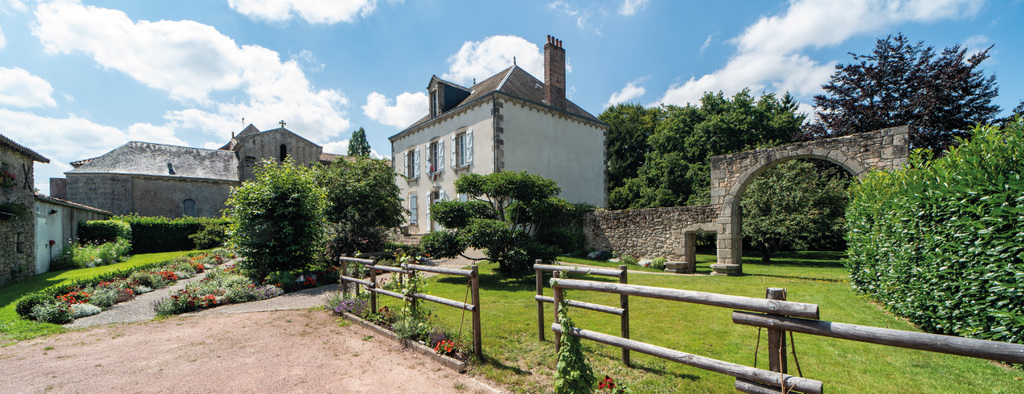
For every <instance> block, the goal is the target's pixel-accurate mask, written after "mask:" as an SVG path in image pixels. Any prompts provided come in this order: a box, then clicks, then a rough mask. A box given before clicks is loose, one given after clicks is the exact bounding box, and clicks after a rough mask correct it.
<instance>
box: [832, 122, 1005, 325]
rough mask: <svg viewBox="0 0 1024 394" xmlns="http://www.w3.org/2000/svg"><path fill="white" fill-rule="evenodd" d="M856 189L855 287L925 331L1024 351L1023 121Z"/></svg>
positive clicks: (984, 131)
mask: <svg viewBox="0 0 1024 394" xmlns="http://www.w3.org/2000/svg"><path fill="white" fill-rule="evenodd" d="M972 134H973V138H972V139H971V140H970V141H969V142H962V144H961V145H960V146H959V147H957V148H954V149H951V150H950V151H949V152H948V153H947V154H946V155H945V156H943V157H942V158H939V159H935V160H932V161H927V160H926V159H927V157H926V156H925V155H924V154H921V153H917V154H915V155H912V156H911V159H910V160H909V163H908V164H907V165H906V166H905V167H904V168H903V169H901V170H898V171H895V172H891V173H890V172H875V173H871V174H869V175H868V176H866V177H865V178H863V179H862V180H861V182H860V183H858V184H855V185H854V186H853V187H852V188H851V194H850V197H851V202H850V205H849V208H848V210H847V214H846V215H847V216H846V218H847V223H848V225H849V232H848V233H847V242H848V244H849V249H848V251H847V254H848V258H847V265H848V268H849V269H850V279H851V282H852V284H853V287H854V288H855V289H857V290H859V291H861V292H864V293H867V294H869V295H871V296H872V297H875V298H877V299H878V300H879V301H881V302H882V303H883V304H885V306H886V307H887V308H888V309H889V310H891V311H893V312H895V313H896V314H898V315H901V316H904V317H906V318H908V319H909V320H910V321H912V322H914V323H915V324H918V325H920V327H921V328H922V329H924V330H926V331H930V332H937V333H943V334H954V335H961V336H967V337H976V338H982V339H990V340H997V341H1007V342H1018V343H1024V292H1022V287H1021V285H1020V283H1021V279H1020V278H1022V277H1024V261H1022V259H1021V256H1022V255H1024V233H1021V231H1020V229H1021V228H1024V215H1022V212H1024V199H1022V198H1021V196H1022V195H1024V121H1022V120H1020V119H1018V120H1017V121H1016V122H1013V123H1012V124H1010V125H1009V126H1008V127H1007V128H1005V129H1003V130H1000V129H999V128H996V127H991V126H987V127H978V128H976V129H975V130H974V131H973V132H972Z"/></svg>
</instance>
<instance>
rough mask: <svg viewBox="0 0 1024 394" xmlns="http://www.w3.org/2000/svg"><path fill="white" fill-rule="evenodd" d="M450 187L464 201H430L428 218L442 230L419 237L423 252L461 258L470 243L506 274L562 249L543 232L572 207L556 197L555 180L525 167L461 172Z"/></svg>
mask: <svg viewBox="0 0 1024 394" xmlns="http://www.w3.org/2000/svg"><path fill="white" fill-rule="evenodd" d="M455 190H456V192H458V193H460V194H465V195H466V196H467V197H468V200H469V201H465V202H463V201H444V202H440V203H437V204H434V205H432V206H431V208H430V218H431V220H434V221H436V222H438V223H439V224H440V225H441V226H443V227H445V229H444V230H439V231H433V232H431V233H429V234H427V235H426V236H424V237H423V239H422V240H421V241H420V244H421V245H422V246H423V249H424V252H426V253H427V254H430V255H431V256H434V257H439V258H454V257H456V256H460V255H461V256H463V257H466V256H465V254H464V252H465V251H466V249H467V248H470V247H472V248H478V249H483V250H484V251H485V254H486V255H487V260H490V261H494V262H497V263H498V267H499V271H500V272H501V274H502V275H503V276H505V277H513V276H518V275H521V274H524V273H526V272H528V270H529V266H530V262H532V261H533V260H535V259H546V260H550V259H553V258H554V257H555V256H556V255H557V254H558V253H559V252H560V251H561V250H560V249H559V248H558V247H556V246H553V245H551V244H549V243H547V242H544V237H543V235H544V234H546V233H547V232H548V231H549V230H553V229H554V228H555V227H557V226H559V225H560V224H562V223H564V218H565V217H567V216H571V215H572V213H573V212H574V211H575V210H576V207H575V206H573V205H572V204H570V203H568V202H567V201H565V200H563V199H560V198H558V197H555V196H557V195H558V193H559V192H560V191H561V188H559V187H558V184H557V183H555V181H552V180H550V179H547V178H544V177H542V176H540V175H534V174H528V173H526V172H508V171H503V172H496V173H492V174H488V175H479V174H466V175H463V176H461V177H459V179H457V180H456V181H455ZM467 258H468V257H467Z"/></svg>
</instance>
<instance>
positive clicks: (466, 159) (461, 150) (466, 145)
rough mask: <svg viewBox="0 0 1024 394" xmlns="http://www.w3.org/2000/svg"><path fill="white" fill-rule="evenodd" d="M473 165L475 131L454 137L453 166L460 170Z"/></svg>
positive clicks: (468, 131) (467, 131)
mask: <svg viewBox="0 0 1024 394" xmlns="http://www.w3.org/2000/svg"><path fill="white" fill-rule="evenodd" d="M470 164H473V130H466V131H465V132H462V133H458V134H456V135H455V136H453V137H452V165H453V166H455V167H458V168H461V167H466V166H468V165H470Z"/></svg>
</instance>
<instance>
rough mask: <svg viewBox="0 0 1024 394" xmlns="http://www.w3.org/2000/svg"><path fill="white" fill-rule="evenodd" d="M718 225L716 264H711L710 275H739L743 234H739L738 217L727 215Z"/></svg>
mask: <svg viewBox="0 0 1024 394" xmlns="http://www.w3.org/2000/svg"><path fill="white" fill-rule="evenodd" d="M718 223H719V224H720V225H721V226H722V231H719V232H718V242H717V245H716V246H717V248H716V249H717V251H718V262H717V263H715V264H711V275H740V274H742V273H743V261H742V258H743V234H741V233H740V228H741V225H740V217H739V216H734V215H727V216H723V217H720V218H719V219H718Z"/></svg>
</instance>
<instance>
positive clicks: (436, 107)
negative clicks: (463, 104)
mask: <svg viewBox="0 0 1024 394" xmlns="http://www.w3.org/2000/svg"><path fill="white" fill-rule="evenodd" d="M435 86H436V85H435ZM440 113H441V107H440V103H438V100H437V88H436V87H435V88H434V89H433V90H431V91H430V117H431V118H436V117H437V115H439V114H440Z"/></svg>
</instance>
